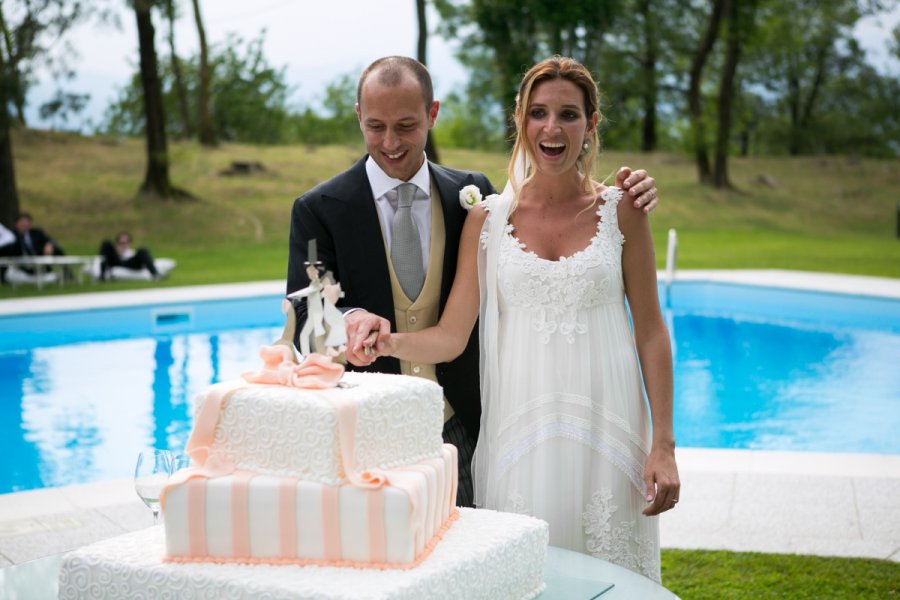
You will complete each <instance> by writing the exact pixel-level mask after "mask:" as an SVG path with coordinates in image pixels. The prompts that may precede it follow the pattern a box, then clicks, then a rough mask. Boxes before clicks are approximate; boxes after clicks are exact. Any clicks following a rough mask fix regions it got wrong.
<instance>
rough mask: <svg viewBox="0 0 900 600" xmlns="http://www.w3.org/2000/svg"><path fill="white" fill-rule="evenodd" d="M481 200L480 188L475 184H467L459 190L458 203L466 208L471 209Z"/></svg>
mask: <svg viewBox="0 0 900 600" xmlns="http://www.w3.org/2000/svg"><path fill="white" fill-rule="evenodd" d="M481 200H482V198H481V190H479V189H478V186H477V185H475V184H469V185H467V186H465V187H464V188H463V189H461V190H459V205H460V206H462V207H463V208H464V209H466V210H471V209H472V208H473V207H474V206H475V205H476V204H478V203H479V202H481Z"/></svg>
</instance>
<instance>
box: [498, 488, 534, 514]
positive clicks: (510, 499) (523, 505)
mask: <svg viewBox="0 0 900 600" xmlns="http://www.w3.org/2000/svg"><path fill="white" fill-rule="evenodd" d="M503 512H508V513H516V514H520V515H529V516H530V515H531V512H530V511H529V510H528V503H527V502H526V501H525V496H523V495H522V494H520V493H519V491H518V490H511V491H510V492H509V495H508V496H507V497H506V504H504V505H503Z"/></svg>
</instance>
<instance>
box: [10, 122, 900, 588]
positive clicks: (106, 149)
mask: <svg viewBox="0 0 900 600" xmlns="http://www.w3.org/2000/svg"><path fill="white" fill-rule="evenodd" d="M13 152H14V155H15V157H16V175H17V181H18V185H19V191H20V195H21V204H22V209H23V210H26V211H29V212H31V213H32V214H33V215H34V218H35V222H36V224H38V225H39V226H42V227H44V228H45V229H46V230H47V231H48V232H50V233H51V234H52V235H53V236H54V237H56V239H57V240H58V241H59V242H60V243H61V244H62V245H63V246H64V247H65V248H66V251H67V252H68V253H69V254H94V253H95V252H96V251H97V248H98V246H99V244H100V240H101V239H103V238H104V237H111V236H113V235H114V234H115V233H116V231H118V230H119V229H128V230H130V231H131V232H132V234H133V235H134V238H135V242H136V244H137V245H147V246H149V247H150V249H151V250H152V251H153V253H154V254H155V255H156V256H168V257H172V258H175V259H176V260H177V261H178V267H177V268H176V269H175V271H174V272H173V273H172V275H171V276H170V277H169V278H168V279H167V280H165V281H163V282H161V283H159V284H146V283H107V284H96V285H91V286H87V287H84V288H77V287H75V286H70V287H67V288H64V289H63V290H59V289H58V288H54V287H50V288H47V289H45V290H44V291H43V292H37V291H36V290H35V289H34V288H32V287H30V286H23V287H20V288H19V289H18V290H16V291H15V292H13V291H12V290H11V289H10V288H9V287H8V286H7V287H5V288H3V289H0V298H9V297H23V296H28V295H36V294H43V295H47V294H57V293H72V292H76V291H82V290H90V291H99V290H118V289H129V288H135V287H145V286H148V285H153V286H158V285H167V286H169V285H171V286H175V285H179V286H180V285H192V284H207V283H222V282H238V281H254V280H261V279H282V278H284V276H285V269H286V266H287V238H288V231H289V228H290V219H289V216H290V207H291V203H292V201H293V199H294V198H295V197H296V196H297V195H299V194H301V193H302V192H304V191H306V190H308V189H310V188H311V187H312V186H314V185H315V184H316V183H318V182H320V181H323V180H324V179H327V178H328V177H331V176H332V175H334V174H336V173H338V172H339V171H341V170H343V169H344V168H346V167H348V166H349V165H351V164H352V163H353V162H354V161H355V160H356V159H357V158H358V157H359V156H360V155H361V153H362V147H361V146H359V147H343V146H331V147H308V146H279V147H273V146H268V147H256V146H247V145H229V144H226V145H223V146H221V147H219V148H216V149H213V150H207V149H203V148H200V147H199V146H197V145H196V144H193V143H184V144H173V146H172V149H171V161H172V179H173V181H174V183H175V184H176V185H177V186H179V187H181V188H184V189H186V190H188V191H190V192H191V193H192V194H193V195H194V196H195V197H196V198H197V200H196V201H190V202H164V203H156V202H148V201H146V200H141V199H138V198H136V194H135V192H136V190H137V188H138V186H139V184H140V179H141V176H142V174H143V169H144V145H143V141H141V140H123V141H118V140H109V139H101V138H82V137H79V136H75V135H68V134H52V133H47V132H39V131H22V132H17V133H16V135H15V136H14V137H13ZM442 158H443V160H444V162H445V163H446V164H448V165H449V166H454V167H460V168H474V169H477V170H480V171H484V172H486V173H487V174H488V175H489V176H490V178H491V180H492V181H493V182H494V184H495V185H497V186H498V187H500V186H502V184H503V182H504V181H505V175H504V173H505V163H506V157H505V156H503V155H500V154H489V153H482V152H471V151H464V150H443V151H442ZM233 160H256V161H259V162H261V163H262V164H263V165H264V166H265V168H266V172H265V173H262V174H258V175H253V176H248V177H233V176H224V175H222V174H221V171H223V170H225V169H227V168H228V166H229V165H230V163H231V161H233ZM620 165H629V166H631V167H633V168H646V169H647V170H649V171H650V172H651V174H652V175H653V176H654V177H655V178H656V179H657V182H658V187H659V190H660V194H661V197H662V204H661V206H660V208H659V209H658V210H657V211H655V212H654V213H653V215H652V227H653V231H654V238H655V240H656V242H657V259H658V261H659V265H660V266H662V264H663V261H664V258H665V241H666V236H667V231H668V230H669V228H675V229H677V231H678V237H679V253H678V266H679V268H683V269H698V268H703V269H743V268H756V269H760V268H764V269H799V270H809V271H824V272H837V273H856V274H867V275H879V276H886V277H900V240H898V239H897V236H896V233H897V210H898V208H897V203H898V196H897V190H900V168H898V167H900V161H897V160H869V159H863V160H860V159H853V158H846V157H813V158H788V157H775V158H747V159H733V160H732V161H731V175H732V180H733V182H734V184H735V186H736V188H737V189H736V190H735V191H730V192H722V191H717V190H712V189H709V188H706V187H703V186H700V185H698V184H697V183H696V181H695V179H696V177H695V173H694V168H693V165H692V163H691V161H690V160H688V159H687V158H685V157H681V156H675V155H669V154H653V155H642V154H625V153H617V152H608V153H607V154H606V155H604V156H603V157H602V160H601V170H602V171H603V172H604V174H606V173H612V172H614V171H615V169H616V168H617V167H618V166H620ZM763 180H765V181H768V182H774V187H772V186H771V185H770V184H767V183H763V182H762V181H763ZM663 583H664V584H665V585H666V586H667V587H669V588H670V589H671V590H673V591H674V592H675V593H677V594H679V595H680V596H681V597H682V598H685V599H693V598H696V599H706V598H710V599H712V598H715V599H731V598H734V599H744V598H746V599H759V598H786V599H793V598H846V599H851V598H853V599H857V598H900V564H898V563H893V562H887V561H876V560H862V559H839V558H819V557H809V556H793V555H770V554H752V553H731V552H707V551H681V550H665V551H664V552H663Z"/></svg>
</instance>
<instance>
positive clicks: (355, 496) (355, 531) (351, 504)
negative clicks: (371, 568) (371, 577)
mask: <svg viewBox="0 0 900 600" xmlns="http://www.w3.org/2000/svg"><path fill="white" fill-rule="evenodd" d="M369 493H370V492H369V491H368V490H362V489H360V488H354V487H351V486H349V485H345V486H343V487H341V493H340V514H341V551H342V556H343V557H344V558H345V559H347V560H356V561H360V562H365V561H367V560H371V558H370V557H369V518H368V510H369V509H368V502H367V497H366V496H367V495H368V494H369ZM373 493H376V494H377V493H378V492H373Z"/></svg>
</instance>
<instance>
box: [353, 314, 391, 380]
mask: <svg viewBox="0 0 900 600" xmlns="http://www.w3.org/2000/svg"><path fill="white" fill-rule="evenodd" d="M344 325H345V326H346V327H347V350H346V351H345V352H344V355H345V356H346V357H347V362H349V363H350V364H351V365H354V366H356V367H367V366H369V365H371V364H372V363H373V362H375V359H376V358H378V357H377V356H376V354H375V353H374V352H372V351H368V352H367V351H366V349H367V348H369V347H371V345H372V340H370V339H369V336H371V334H372V333H373V332H374V333H375V334H376V335H378V334H387V333H390V331H391V323H390V321H388V320H387V319H385V318H383V317H379V316H378V315H376V314H372V313H370V312H369V311H367V310H362V309H357V310H354V311H352V312H349V313H347V314H345V315H344Z"/></svg>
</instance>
